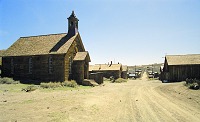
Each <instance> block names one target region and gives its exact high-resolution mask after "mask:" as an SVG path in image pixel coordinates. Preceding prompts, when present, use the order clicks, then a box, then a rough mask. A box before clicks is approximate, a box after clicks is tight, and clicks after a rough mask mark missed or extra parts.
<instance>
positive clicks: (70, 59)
mask: <svg viewBox="0 0 200 122" xmlns="http://www.w3.org/2000/svg"><path fill="white" fill-rule="evenodd" d="M69 74H72V57H69Z"/></svg>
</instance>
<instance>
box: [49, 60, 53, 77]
mask: <svg viewBox="0 0 200 122" xmlns="http://www.w3.org/2000/svg"><path fill="white" fill-rule="evenodd" d="M48 63H49V74H52V72H53V58H52V56H50V57H49V61H48Z"/></svg>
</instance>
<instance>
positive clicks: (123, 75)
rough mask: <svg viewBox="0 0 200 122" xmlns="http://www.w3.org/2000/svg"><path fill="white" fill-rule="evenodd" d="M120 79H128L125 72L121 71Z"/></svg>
mask: <svg viewBox="0 0 200 122" xmlns="http://www.w3.org/2000/svg"><path fill="white" fill-rule="evenodd" d="M121 77H122V78H124V79H127V78H128V75H127V71H123V72H122V76H121Z"/></svg>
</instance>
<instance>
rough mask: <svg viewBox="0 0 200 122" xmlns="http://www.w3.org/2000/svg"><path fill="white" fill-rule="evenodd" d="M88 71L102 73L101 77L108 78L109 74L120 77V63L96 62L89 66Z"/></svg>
mask: <svg viewBox="0 0 200 122" xmlns="http://www.w3.org/2000/svg"><path fill="white" fill-rule="evenodd" d="M89 72H90V73H98V72H101V73H103V77H105V78H110V77H111V76H112V77H114V78H115V79H117V78H121V74H122V64H112V63H111V64H96V65H90V66H89Z"/></svg>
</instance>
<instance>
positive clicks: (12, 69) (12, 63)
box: [10, 58, 14, 74]
mask: <svg viewBox="0 0 200 122" xmlns="http://www.w3.org/2000/svg"><path fill="white" fill-rule="evenodd" d="M10 65H11V66H10V67H11V74H14V61H13V58H11V62H10Z"/></svg>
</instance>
